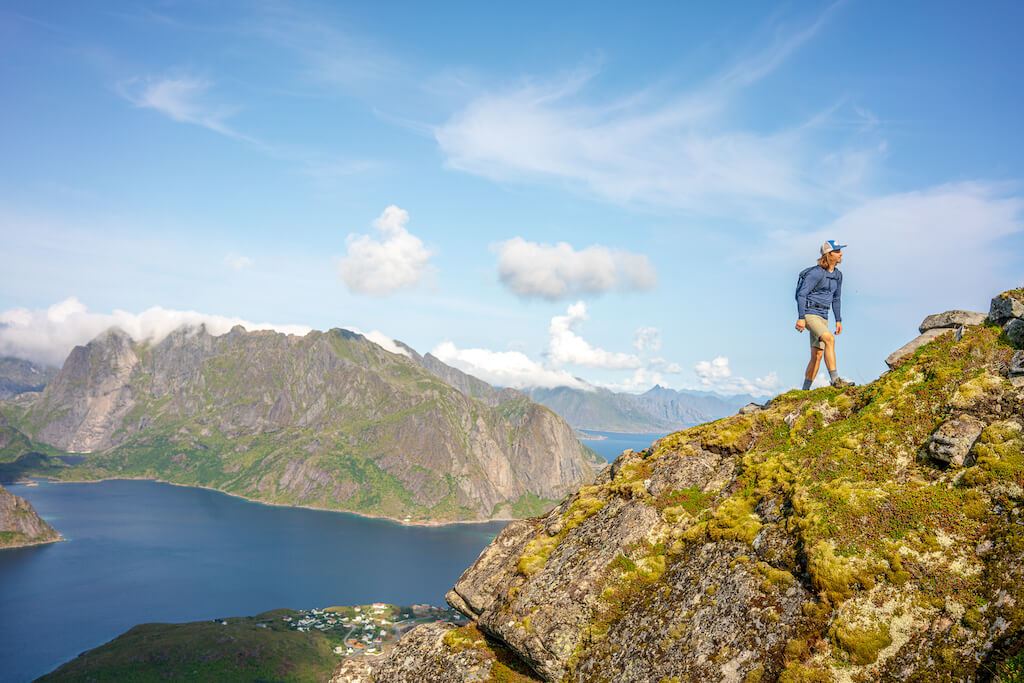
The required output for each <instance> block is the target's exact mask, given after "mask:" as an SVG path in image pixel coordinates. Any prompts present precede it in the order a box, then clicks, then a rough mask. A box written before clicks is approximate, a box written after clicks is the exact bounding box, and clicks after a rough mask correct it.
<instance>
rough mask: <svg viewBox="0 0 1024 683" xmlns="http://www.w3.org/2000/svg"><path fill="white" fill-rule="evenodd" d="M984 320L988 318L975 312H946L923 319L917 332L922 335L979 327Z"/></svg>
mask: <svg viewBox="0 0 1024 683" xmlns="http://www.w3.org/2000/svg"><path fill="white" fill-rule="evenodd" d="M986 318H988V316H987V315H986V314H984V313H978V312H976V311H946V312H945V313H936V314H935V315H930V316H928V317H927V318H925V319H924V321H923V322H922V323H921V326H920V327H919V328H918V331H919V332H922V333H924V332H927V331H928V330H934V329H939V328H954V327H960V326H961V325H981V324H983V323H984V322H985V320H986Z"/></svg>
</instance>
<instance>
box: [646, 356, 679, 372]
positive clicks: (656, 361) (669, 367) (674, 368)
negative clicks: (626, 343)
mask: <svg viewBox="0 0 1024 683" xmlns="http://www.w3.org/2000/svg"><path fill="white" fill-rule="evenodd" d="M647 364H648V365H649V366H650V367H651V368H653V369H655V370H659V371H661V372H665V373H668V374H671V375H678V374H680V373H682V372H683V366H682V365H680V364H679V363H670V362H668V361H667V360H665V359H664V358H652V359H651V360H649V361H648V362H647Z"/></svg>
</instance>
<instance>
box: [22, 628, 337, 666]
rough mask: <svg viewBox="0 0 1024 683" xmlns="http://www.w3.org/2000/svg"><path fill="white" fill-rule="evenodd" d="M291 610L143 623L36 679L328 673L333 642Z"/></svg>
mask: <svg viewBox="0 0 1024 683" xmlns="http://www.w3.org/2000/svg"><path fill="white" fill-rule="evenodd" d="M290 614H297V613H296V612H294V611H293V610H274V611H272V612H266V613H264V614H260V615H258V616H255V617H245V618H231V619H226V620H223V621H225V622H226V624H222V623H221V622H220V621H201V622H192V623H188V624H142V625H141V626H136V627H134V628H132V629H131V630H130V631H128V632H126V633H124V634H123V635H121V636H118V637H117V638H115V639H114V640H112V641H110V642H109V643H107V644H106V645H101V646H100V647H98V648H95V649H93V650H89V651H88V652H85V653H83V654H81V655H79V656H78V657H77V658H76V659H73V660H71V661H70V662H68V663H67V664H64V665H63V666H61V667H60V668H59V669H57V670H56V671H54V672H52V673H50V674H47V675H46V676H43V677H41V678H40V679H38V680H40V681H98V682H101V681H111V682H114V681H139V682H145V681H154V682H156V681H166V680H205V681H258V680H264V681H315V680H326V679H327V678H328V677H329V676H330V674H331V672H332V671H333V670H334V667H335V666H337V664H338V660H339V657H338V655H336V654H335V653H334V652H333V647H334V646H335V644H334V643H333V642H332V641H331V639H330V638H328V636H326V635H324V634H323V633H322V632H320V631H309V632H299V631H295V630H292V629H291V628H290V627H289V626H288V625H287V624H286V623H285V622H284V621H283V620H282V617H284V616H288V615H290Z"/></svg>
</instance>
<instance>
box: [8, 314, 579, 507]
mask: <svg viewBox="0 0 1024 683" xmlns="http://www.w3.org/2000/svg"><path fill="white" fill-rule="evenodd" d="M12 417H15V418H16V421H17V426H18V427H20V428H21V429H22V431H24V432H25V433H26V434H27V435H29V436H30V437H31V438H33V439H35V440H38V441H41V442H44V443H47V444H50V445H51V446H53V447H55V448H58V449H61V450H64V451H67V452H72V453H88V454H89V455H88V457H87V458H86V460H85V462H83V463H82V464H80V465H77V466H75V467H74V468H71V469H69V470H68V471H67V472H66V473H65V474H64V475H63V476H64V477H65V478H99V477H114V476H118V477H125V476H127V477H149V478H156V479H161V480H165V481H170V482H173V483H180V484H192V485H201V486H208V487H213V488H217V489H220V490H223V491H226V492H228V493H233V494H237V495H242V496H245V497H248V498H252V499H256V500H260V501H266V502H272V503H281V504H288V505H304V506H314V507H324V508H329V509H339V510H350V511H353V512H359V513H361V514H371V515H383V516H387V517H391V518H397V519H405V518H410V519H411V520H415V521H452V520H477V519H487V518H489V517H491V516H494V515H499V516H500V515H505V516H508V515H510V510H511V508H512V506H518V507H516V510H518V511H523V508H524V506H525V508H527V511H528V512H529V513H532V514H536V513H537V512H540V511H542V510H543V509H544V508H545V506H548V505H550V504H552V503H553V502H554V501H556V500H558V499H560V498H561V497H562V496H564V495H565V493H566V492H568V491H570V490H573V489H574V488H575V487H576V486H578V485H579V484H580V483H582V482H584V481H588V480H589V479H590V478H592V476H593V466H592V462H594V461H595V460H596V459H597V458H596V456H595V455H594V454H592V452H590V451H589V449H585V448H584V447H583V446H581V445H580V443H579V442H578V441H577V440H576V439H575V437H574V435H573V432H572V429H571V428H570V427H569V426H568V425H567V424H565V422H564V421H563V420H561V419H560V418H559V417H558V416H557V415H555V414H554V413H552V412H551V411H550V410H548V409H547V408H544V407H542V406H538V405H536V404H534V403H532V402H530V401H529V400H528V399H527V398H526V397H525V396H522V395H518V396H517V397H513V398H512V399H511V400H508V401H505V402H502V403H500V404H497V405H495V406H493V407H492V406H489V405H486V404H484V403H481V402H480V401H477V400H474V399H472V398H469V397H467V396H465V395H463V394H462V393H460V392H459V391H457V390H455V389H454V388H452V387H451V386H449V385H448V384H446V383H445V382H443V381H442V380H440V379H439V378H438V377H436V376H435V375H433V374H431V373H430V372H428V371H427V370H426V369H424V368H423V367H421V366H420V365H418V364H417V363H416V362H414V361H413V360H411V359H409V358H407V357H405V356H401V355H396V354H392V353H389V352H387V351H385V350H384V349H382V348H381V347H380V346H378V345H376V344H374V343H372V342H370V341H368V340H366V339H365V338H363V337H362V336H360V335H358V334H354V333H352V332H348V331H344V330H338V329H335V330H330V331H328V332H311V333H310V334H308V335H305V336H302V337H298V336H293V335H284V334H279V333H275V332H269V331H267V332H246V331H245V330H244V329H242V328H240V327H236V328H234V329H233V330H232V331H231V332H229V333H228V334H225V335H222V336H216V337H215V336H211V335H209V334H208V333H207V332H206V331H205V329H203V328H198V329H185V328H182V329H179V330H177V331H175V332H173V333H172V334H170V335H169V336H168V337H167V338H165V339H164V340H162V341H160V342H159V343H157V344H151V343H145V342H141V343H140V342H136V341H134V340H132V339H131V338H130V337H129V336H128V335H127V334H125V333H124V332H121V331H120V330H116V329H112V330H110V331H108V332H107V333H105V334H103V335H101V336H100V337H98V338H97V339H95V340H94V341H92V342H91V343H90V344H89V345H87V346H84V347H76V348H75V349H74V350H73V351H72V353H71V355H70V356H69V357H68V359H67V361H66V362H65V364H64V367H63V368H62V369H61V371H60V372H59V373H58V375H57V376H56V377H55V378H54V379H53V380H52V381H51V382H50V383H49V384H48V385H47V387H46V390H45V391H44V392H43V394H42V396H41V397H40V399H39V400H38V401H36V402H35V403H34V404H33V405H32V406H31V408H29V409H28V410H27V411H25V412H24V413H23V414H21V415H17V416H12Z"/></svg>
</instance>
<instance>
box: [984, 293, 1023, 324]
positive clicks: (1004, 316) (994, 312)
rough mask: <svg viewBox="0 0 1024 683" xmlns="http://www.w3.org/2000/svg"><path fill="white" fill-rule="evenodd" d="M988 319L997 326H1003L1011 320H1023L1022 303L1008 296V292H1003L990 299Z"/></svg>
mask: <svg viewBox="0 0 1024 683" xmlns="http://www.w3.org/2000/svg"><path fill="white" fill-rule="evenodd" d="M988 317H989V319H990V320H991V321H992V322H994V323H995V324H997V325H1003V324H1005V323H1006V321H1007V320H1010V319H1011V318H1024V301H1021V300H1020V299H1017V298H1015V297H1012V296H1010V295H1009V293H1008V292H1003V293H1002V294H1000V295H999V296H996V297H993V298H992V304H991V306H990V307H989V309H988Z"/></svg>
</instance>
